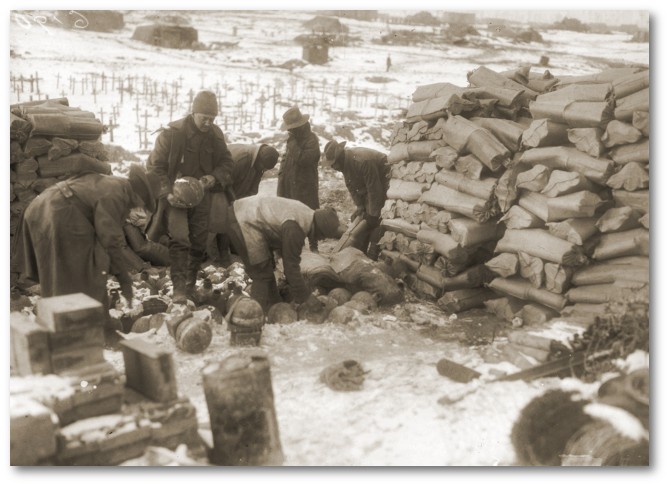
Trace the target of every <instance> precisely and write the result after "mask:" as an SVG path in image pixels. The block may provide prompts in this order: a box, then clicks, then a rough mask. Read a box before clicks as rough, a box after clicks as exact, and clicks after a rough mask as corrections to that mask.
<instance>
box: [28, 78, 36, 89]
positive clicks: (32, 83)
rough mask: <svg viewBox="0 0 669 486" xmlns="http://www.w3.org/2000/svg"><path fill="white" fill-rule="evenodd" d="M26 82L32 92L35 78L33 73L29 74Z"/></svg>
mask: <svg viewBox="0 0 669 486" xmlns="http://www.w3.org/2000/svg"><path fill="white" fill-rule="evenodd" d="M28 82H29V83H30V92H31V93H32V92H33V90H34V87H35V78H34V77H33V75H32V74H31V75H30V78H28Z"/></svg>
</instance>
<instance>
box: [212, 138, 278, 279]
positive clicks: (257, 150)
mask: <svg viewBox="0 0 669 486" xmlns="http://www.w3.org/2000/svg"><path fill="white" fill-rule="evenodd" d="M228 148H229V149H230V153H231V154H232V160H233V161H234V166H233V169H232V189H233V191H234V193H235V196H236V197H237V198H239V199H241V198H243V197H248V196H254V195H256V194H258V186H259V185H260V179H262V176H263V174H264V173H265V172H266V171H268V170H271V169H273V168H274V166H276V164H277V162H278V160H279V152H278V151H277V150H276V149H275V148H274V147H271V146H269V145H267V144H264V143H261V144H250V143H249V144H244V143H231V144H230V145H228ZM228 204H229V202H228V200H227V198H226V197H225V194H224V193H217V194H214V195H213V200H212V210H211V218H210V231H212V234H211V235H210V237H209V242H208V244H207V253H208V254H209V256H210V257H211V258H212V259H213V260H214V261H215V262H216V263H218V264H220V265H223V266H226V267H227V266H228V265H230V263H231V261H230V246H229V240H228V238H227V235H225V233H223V232H222V231H223V229H222V228H221V227H220V224H219V221H218V220H219V219H220V216H221V215H222V212H223V211H225V209H226V208H227V206H228Z"/></svg>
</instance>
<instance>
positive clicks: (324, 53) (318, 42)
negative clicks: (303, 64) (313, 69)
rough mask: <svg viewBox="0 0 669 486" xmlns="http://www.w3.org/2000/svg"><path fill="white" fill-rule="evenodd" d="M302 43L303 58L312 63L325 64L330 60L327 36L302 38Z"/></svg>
mask: <svg viewBox="0 0 669 486" xmlns="http://www.w3.org/2000/svg"><path fill="white" fill-rule="evenodd" d="M300 41H301V44H302V59H304V60H305V61H307V62H308V63H310V64H325V63H327V62H328V54H329V42H328V39H327V37H325V36H320V35H314V36H305V37H304V38H303V39H300Z"/></svg>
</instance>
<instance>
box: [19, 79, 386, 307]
mask: <svg viewBox="0 0 669 486" xmlns="http://www.w3.org/2000/svg"><path fill="white" fill-rule="evenodd" d="M217 115H218V102H217V98H216V95H215V94H214V93H213V92H211V91H201V92H199V93H198V94H197V95H196V96H195V97H194V99H193V103H192V109H191V113H190V114H189V115H187V116H186V117H184V118H182V119H179V120H176V121H172V122H170V123H169V124H168V126H167V127H166V128H163V129H161V130H160V133H159V134H158V137H157V139H156V142H155V148H154V149H153V151H152V152H151V154H150V156H149V158H148V160H147V163H146V167H143V166H142V165H140V164H133V165H132V166H131V167H130V170H129V173H128V176H127V177H119V176H110V175H102V174H97V173H84V174H80V175H77V176H74V177H71V178H70V179H67V180H65V181H62V182H59V183H57V184H56V185H54V186H52V187H50V188H48V189H47V190H45V191H44V192H42V193H41V194H40V195H39V196H38V197H37V198H36V199H35V200H34V201H33V202H32V203H31V204H30V205H29V206H28V208H27V209H26V211H25V213H24V217H23V221H22V223H21V229H20V232H19V235H18V239H17V240H16V243H15V245H14V246H15V249H16V251H17V252H18V253H17V254H18V261H19V265H20V266H21V273H22V279H28V281H32V282H38V283H39V284H40V287H41V295H42V296H43V297H50V296H54V295H62V294H69V293H75V292H83V293H85V294H88V295H90V296H91V297H93V298H95V299H97V300H99V301H100V302H102V303H103V304H104V305H105V306H108V296H107V278H108V276H109V275H110V274H111V275H114V276H116V278H117V280H118V282H119V284H120V290H121V294H122V296H123V297H125V299H127V301H128V302H131V301H132V298H133V287H132V279H131V276H130V272H129V270H128V264H127V262H126V261H125V259H124V256H123V252H122V249H123V247H124V246H125V245H126V240H125V234H124V231H123V225H124V223H125V221H126V219H127V218H128V215H129V213H130V211H131V210H133V208H143V209H144V210H146V211H147V212H148V213H149V214H150V215H151V216H150V220H149V223H148V224H147V226H146V235H147V238H148V239H150V240H153V241H158V240H159V239H160V238H163V241H167V244H168V247H169V254H170V262H171V263H170V276H171V279H172V284H173V294H172V300H173V302H176V303H185V302H186V301H187V299H189V298H191V297H192V295H193V292H194V287H195V282H196V278H197V274H198V271H199V269H200V267H201V265H202V264H203V263H204V261H205V259H207V258H214V259H216V260H217V261H218V263H220V264H227V263H229V261H230V254H231V252H233V253H234V254H236V255H237V256H238V257H239V258H240V259H241V260H242V261H243V263H244V265H245V268H246V271H247V273H248V274H249V276H250V277H251V279H252V281H253V284H252V285H251V297H253V298H254V299H256V300H257V301H258V302H259V303H260V304H261V305H262V307H263V309H264V310H265V311H267V310H268V309H269V307H270V306H271V305H272V304H274V303H277V302H279V301H281V296H280V294H279V291H278V288H277V283H276V279H275V276H274V269H275V260H274V258H275V255H279V256H280V257H281V259H282V261H283V269H284V274H285V277H286V281H287V283H288V286H289V289H290V292H289V294H290V297H291V298H292V300H293V301H294V302H295V303H297V304H303V305H304V306H306V307H307V308H319V307H320V306H322V303H321V302H320V301H319V300H318V299H317V298H316V296H315V295H314V294H313V293H312V292H311V291H310V289H309V288H308V286H307V285H306V283H305V281H304V279H303V277H302V274H301V272H300V261H301V258H300V255H301V253H302V250H303V248H304V245H305V241H308V243H309V247H310V249H311V250H312V251H318V243H317V242H318V241H319V240H321V239H325V238H338V237H340V236H341V235H342V233H343V231H344V225H342V224H341V223H340V221H339V218H338V216H337V213H336V211H335V210H334V209H333V208H320V205H319V194H318V192H319V191H318V165H319V163H322V164H323V165H324V166H327V167H331V168H333V169H335V170H337V171H340V172H342V173H343V176H344V181H345V183H346V187H347V188H348V190H349V192H350V195H351V198H352V199H353V202H354V203H355V205H356V208H357V209H356V211H355V213H354V214H353V215H351V220H352V221H353V220H356V221H364V222H365V223H366V224H365V232H364V233H365V234H364V235H363V236H362V237H361V238H359V239H358V240H357V245H358V247H359V248H360V249H361V250H363V251H367V252H368V254H369V255H370V256H372V257H375V256H376V254H377V253H376V252H375V249H376V248H377V243H378V240H379V238H380V214H381V208H382V207H383V205H384V203H385V200H386V191H387V189H388V184H389V168H388V165H387V158H386V155H385V154H383V153H381V152H378V151H375V150H371V149H367V148H347V147H346V142H340V143H338V142H336V141H330V142H328V143H327V144H326V145H325V148H324V151H323V152H324V153H323V157H322V156H321V149H320V144H319V139H318V136H317V135H316V134H315V133H314V132H313V131H312V130H311V125H310V123H309V115H307V114H302V113H301V111H300V109H299V108H298V107H296V106H295V107H292V108H290V109H289V110H287V111H286V112H285V113H284V115H283V124H282V129H283V130H287V131H288V141H287V145H286V149H285V152H284V153H283V154H282V156H281V163H280V168H279V180H278V187H277V194H276V196H263V195H258V188H259V183H260V180H261V178H262V176H263V174H264V172H266V171H267V170H270V169H272V168H274V167H275V166H276V164H277V162H278V161H279V155H280V154H279V152H278V151H277V150H276V149H275V148H273V147H271V146H270V145H267V144H252V145H251V144H230V145H228V144H227V143H226V141H225V137H224V134H223V132H222V131H221V129H220V128H219V127H218V126H217V125H216V124H215V123H214V122H215V119H216V116H217ZM321 159H322V160H321Z"/></svg>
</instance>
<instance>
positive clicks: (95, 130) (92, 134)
mask: <svg viewBox="0 0 669 486" xmlns="http://www.w3.org/2000/svg"><path fill="white" fill-rule="evenodd" d="M27 118H28V120H29V121H30V123H31V124H32V126H33V130H32V134H31V136H51V137H63V138H72V139H75V140H97V139H98V138H100V136H101V135H102V129H103V127H102V123H100V122H99V121H98V120H96V119H95V118H88V117H83V116H80V117H73V116H69V115H65V114H42V115H37V114H36V115H27Z"/></svg>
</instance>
